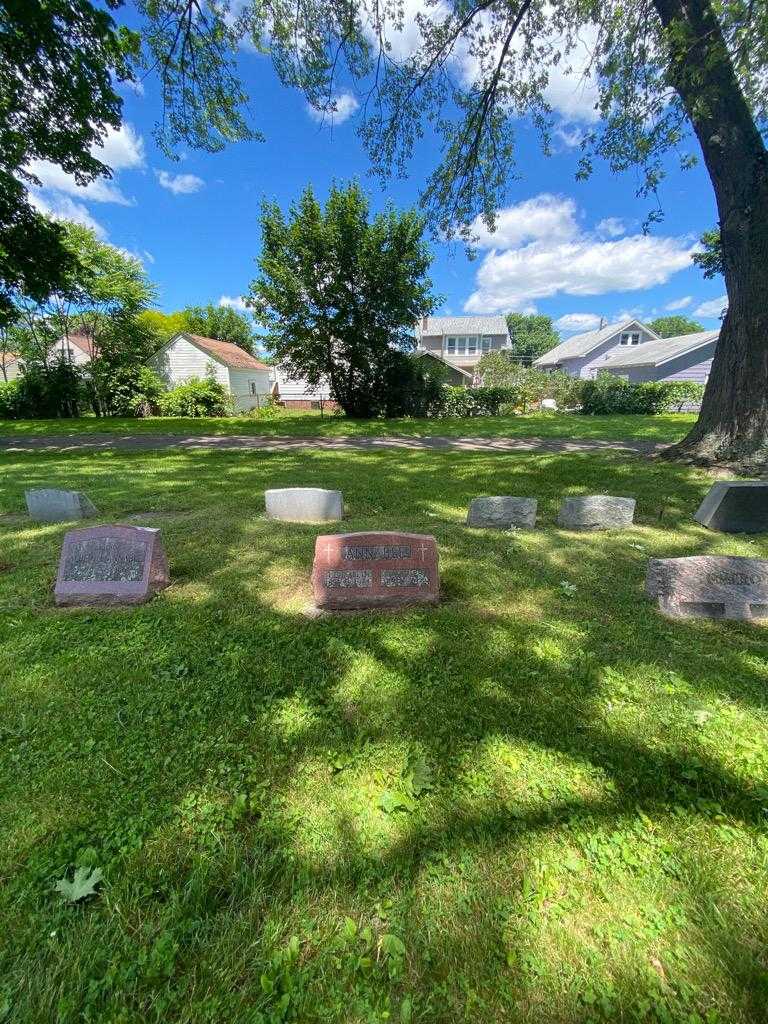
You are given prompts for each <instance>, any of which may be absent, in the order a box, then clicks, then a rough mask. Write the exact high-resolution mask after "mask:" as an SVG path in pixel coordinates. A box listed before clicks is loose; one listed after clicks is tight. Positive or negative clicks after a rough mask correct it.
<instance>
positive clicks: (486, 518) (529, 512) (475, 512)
mask: <svg viewBox="0 0 768 1024" xmlns="http://www.w3.org/2000/svg"><path fill="white" fill-rule="evenodd" d="M536 507H537V502H536V499H535V498H513V497H511V496H510V495H507V494H504V495H497V496H496V497H492V498H473V499H472V501H471V502H470V503H469V512H468V513H467V526H477V527H480V528H484V529H490V530H508V529H509V528H510V526H522V527H525V528H527V529H532V528H533V527H534V526H535V525H536Z"/></svg>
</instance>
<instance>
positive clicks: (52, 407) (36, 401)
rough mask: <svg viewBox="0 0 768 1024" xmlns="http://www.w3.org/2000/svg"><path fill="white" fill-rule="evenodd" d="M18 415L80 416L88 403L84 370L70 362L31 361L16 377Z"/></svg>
mask: <svg viewBox="0 0 768 1024" xmlns="http://www.w3.org/2000/svg"><path fill="white" fill-rule="evenodd" d="M13 383H16V384H17V385H18V404H17V406H16V418H17V419H36V418H40V419H59V418H60V417H70V416H79V415H80V413H81V410H82V409H83V408H85V407H87V404H88V395H87V391H86V387H85V384H84V377H83V371H82V370H81V369H80V368H79V367H77V366H73V365H72V364H71V363H65V362H63V361H60V362H59V361H57V362H55V363H53V364H52V365H51V366H42V365H38V364H32V365H31V366H29V365H28V366H27V368H26V370H25V371H24V374H23V375H22V376H21V377H17V378H16V381H14V382H13Z"/></svg>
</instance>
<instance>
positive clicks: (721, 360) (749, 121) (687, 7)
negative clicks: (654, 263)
mask: <svg viewBox="0 0 768 1024" xmlns="http://www.w3.org/2000/svg"><path fill="white" fill-rule="evenodd" d="M653 3H654V6H655V8H656V11H657V13H658V15H659V17H660V19H661V22H662V25H663V26H664V28H665V29H666V30H667V33H668V39H669V40H670V43H669V45H670V50H671V56H670V70H669V79H670V84H671V85H672V86H673V87H674V89H675V90H676V91H677V93H678V94H679V96H680V97H681V99H682V102H683V104H684V106H685V109H686V112H687V114H688V117H689V118H690V121H691V124H692V125H693V129H694V131H695V133H696V136H697V138H698V140H699V144H700V145H701V149H702V153H703V156H704V162H705V163H706V166H707V170H708V171H709V175H710V178H711V180H712V185H713V187H714V191H715V198H716V201H717V208H718V214H719V220H720V235H721V240H722V249H723V263H724V276H725V286H726V291H727V293H728V300H729V307H728V312H727V314H726V316H725V320H724V321H723V326H722V329H721V332H720V340H719V341H718V344H717V347H716V350H715V357H714V360H713V363H712V371H711V373H710V377H709V382H708V384H707V388H706V391H705V394H704V400H703V402H702V406H701V413H700V415H699V419H698V421H697V423H696V425H695V426H694V427H693V429H692V430H691V432H690V433H689V434H688V436H687V437H686V438H684V439H683V441H681V442H680V443H679V444H677V445H675V446H674V447H673V448H672V449H670V450H669V451H668V454H669V455H670V456H671V457H673V458H674V457H682V458H693V459H695V460H700V461H702V462H715V461H726V462H740V463H745V464H753V465H760V464H763V465H765V460H766V457H768V301H766V300H767V299H768V153H767V152H766V148H765V146H764V144H763V140H762V138H761V136H760V132H759V131H758V129H757V127H756V126H755V122H754V119H753V117H752V114H751V112H750V110H749V107H748V104H747V102H746V100H745V98H744V96H743V94H742V91H741V88H740V86H739V82H738V80H737V78H736V75H735V72H734V69H733V65H732V63H731V60H730V56H729V54H728V50H727V47H726V45H725V42H724V39H723V35H722V32H721V31H720V26H719V24H718V22H717V19H716V17H715V14H714V11H713V9H712V6H711V3H710V0H653Z"/></svg>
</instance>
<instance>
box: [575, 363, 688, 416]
mask: <svg viewBox="0 0 768 1024" xmlns="http://www.w3.org/2000/svg"><path fill="white" fill-rule="evenodd" d="M703 393H704V389H703V387H702V385H701V384H696V383H695V382H694V381H644V382H641V383H636V384H635V383H632V382H630V381H628V380H624V378H623V377H615V376H614V375H613V374H612V373H608V372H604V373H599V374H598V375H597V377H596V378H595V380H588V381H586V382H585V383H584V390H583V395H582V409H581V411H582V412H583V413H585V414H586V415H588V416H608V415H611V414H612V413H623V414H625V415H626V414H640V415H651V416H655V415H657V414H658V413H661V412H666V411H668V410H669V409H671V408H674V407H676V406H677V407H678V408H682V406H683V405H685V404H687V403H688V402H693V401H696V400H697V399H698V400H699V401H700V400H701V396H702V395H703ZM691 396H693V397H691Z"/></svg>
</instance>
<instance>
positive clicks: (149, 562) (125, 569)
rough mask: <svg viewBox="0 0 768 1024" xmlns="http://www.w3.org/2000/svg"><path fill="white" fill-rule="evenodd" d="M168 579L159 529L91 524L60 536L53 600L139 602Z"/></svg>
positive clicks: (166, 563) (67, 603)
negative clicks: (57, 572) (61, 540)
mask: <svg viewBox="0 0 768 1024" xmlns="http://www.w3.org/2000/svg"><path fill="white" fill-rule="evenodd" d="M169 583H170V580H169V578H168V562H167V559H166V557H165V551H164V550H163V543H162V540H161V539H160V531H159V530H154V529H149V528H148V527H144V526H93V527H90V528H88V529H83V530H69V531H68V532H67V533H66V534H65V535H64V544H63V546H62V549H61V558H60V560H59V574H58V576H57V578H56V589H55V591H54V598H55V601H56V604H57V605H110V604H115V605H119V604H143V603H144V602H145V601H149V600H150V599H151V598H152V597H153V596H154V594H155V593H156V592H157V591H158V590H162V589H163V587H167V586H168V584H169Z"/></svg>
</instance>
